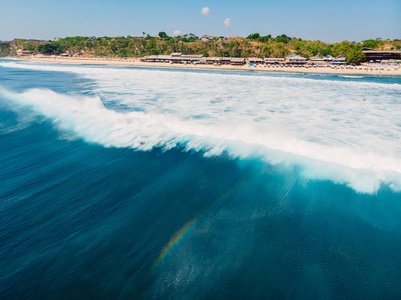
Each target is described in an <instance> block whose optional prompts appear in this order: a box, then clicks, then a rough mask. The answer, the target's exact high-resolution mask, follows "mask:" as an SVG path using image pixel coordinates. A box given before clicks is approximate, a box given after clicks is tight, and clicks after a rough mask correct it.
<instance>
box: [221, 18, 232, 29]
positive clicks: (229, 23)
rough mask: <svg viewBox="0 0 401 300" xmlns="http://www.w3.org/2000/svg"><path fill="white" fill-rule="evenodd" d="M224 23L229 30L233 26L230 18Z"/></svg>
mask: <svg viewBox="0 0 401 300" xmlns="http://www.w3.org/2000/svg"><path fill="white" fill-rule="evenodd" d="M223 23H224V25H225V26H226V27H227V28H228V27H230V26H231V19H230V18H227V19H225V20H224V21H223Z"/></svg>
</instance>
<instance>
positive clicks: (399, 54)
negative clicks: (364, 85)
mask: <svg viewBox="0 0 401 300" xmlns="http://www.w3.org/2000/svg"><path fill="white" fill-rule="evenodd" d="M363 53H365V57H366V61H367V62H381V61H382V60H390V59H397V60H398V59H401V50H364V51H363Z"/></svg>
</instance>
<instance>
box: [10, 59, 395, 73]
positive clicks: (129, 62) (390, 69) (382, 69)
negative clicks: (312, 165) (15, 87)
mask: <svg viewBox="0 0 401 300" xmlns="http://www.w3.org/2000/svg"><path fill="white" fill-rule="evenodd" d="M14 58H15V57H14ZM18 59H19V60H27V61H35V62H36V61H37V62H40V61H41V62H52V63H65V64H91V65H123V66H138V67H167V68H197V69H228V70H247V71H267V72H292V73H329V74H350V75H380V76H381V75H399V76H401V67H397V66H357V67H351V66H344V67H338V66H337V67H313V66H310V67H280V66H263V65H258V66H250V65H249V64H246V65H243V66H232V65H221V66H217V65H205V64H196V65H192V64H169V63H157V62H140V61H138V59H136V58H131V59H126V60H121V59H110V58H89V57H74V58H71V57H69V58H63V57H19V58H18Z"/></svg>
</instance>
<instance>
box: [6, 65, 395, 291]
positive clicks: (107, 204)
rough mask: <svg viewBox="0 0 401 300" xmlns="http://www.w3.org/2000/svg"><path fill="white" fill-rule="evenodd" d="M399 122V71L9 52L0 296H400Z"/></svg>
mask: <svg viewBox="0 0 401 300" xmlns="http://www.w3.org/2000/svg"><path fill="white" fill-rule="evenodd" d="M363 98H365V99H366V101H362V99H363ZM400 120H401V78H390V77H365V76H359V77H353V76H341V75H303V74H281V73H280V74H273V73H258V72H236V71H209V70H208V71H206V70H176V69H174V70H172V69H157V68H134V67H131V68H130V67H111V66H108V67H106V66H101V67H99V66H77V65H55V64H45V63H30V62H18V61H12V60H0V166H1V167H0V298H3V299H7V298H10V299H14V298H33V299H36V298H40V299H43V298H45V299H55V298H56V299H59V298H61V299H62V298H66V299H71V298H101V299H103V298H105V299H106V298H107V299H109V298H122V299H132V298H144V299H146V298H156V299H165V298H174V299H204V298H224V299H232V298H249V299H269V298H271V299H281V298H284V299H397V298H400V297H401V287H400V285H399V279H400V278H401V251H400V249H401V192H400V190H401V159H400V157H401V156H400V154H401V143H400V139H401V121H400Z"/></svg>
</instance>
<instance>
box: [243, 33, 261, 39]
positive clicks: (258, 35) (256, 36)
mask: <svg viewBox="0 0 401 300" xmlns="http://www.w3.org/2000/svg"><path fill="white" fill-rule="evenodd" d="M246 38H247V39H248V40H257V39H258V38H260V34H259V33H252V34H250V35H248V36H247V37H246Z"/></svg>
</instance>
